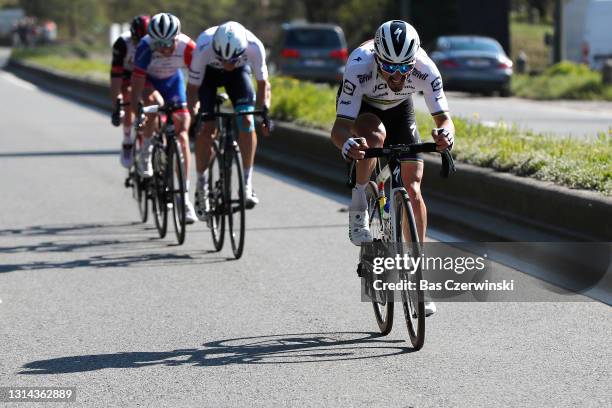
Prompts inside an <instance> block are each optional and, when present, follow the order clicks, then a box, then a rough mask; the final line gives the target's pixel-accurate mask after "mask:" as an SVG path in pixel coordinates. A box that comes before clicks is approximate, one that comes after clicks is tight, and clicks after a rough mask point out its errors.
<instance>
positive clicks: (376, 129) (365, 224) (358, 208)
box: [349, 112, 386, 245]
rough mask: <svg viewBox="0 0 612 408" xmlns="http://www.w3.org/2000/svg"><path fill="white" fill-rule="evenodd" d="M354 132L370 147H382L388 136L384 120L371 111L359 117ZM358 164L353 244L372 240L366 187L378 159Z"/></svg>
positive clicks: (352, 217) (351, 211) (351, 224)
mask: <svg viewBox="0 0 612 408" xmlns="http://www.w3.org/2000/svg"><path fill="white" fill-rule="evenodd" d="M353 133H354V134H355V135H356V136H357V137H362V138H365V139H366V142H367V144H368V146H369V147H382V146H383V144H384V141H385V136H386V135H385V127H384V125H383V124H382V121H381V120H380V119H379V118H378V116H376V115H374V114H373V113H369V112H366V113H362V114H361V115H359V116H358V117H357V119H356V120H355V123H354V124H353ZM356 166H357V167H356V184H355V188H353V191H352V192H351V194H352V197H351V205H350V207H349V238H350V240H351V242H352V243H353V244H355V245H361V244H362V243H364V242H371V241H372V233H371V232H370V227H369V219H368V211H367V210H368V202H367V198H366V187H367V185H368V182H369V180H370V177H371V174H372V171H373V170H374V167H375V166H376V159H366V160H359V161H357V164H356Z"/></svg>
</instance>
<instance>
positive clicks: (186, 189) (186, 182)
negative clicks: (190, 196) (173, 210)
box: [185, 179, 190, 194]
mask: <svg viewBox="0 0 612 408" xmlns="http://www.w3.org/2000/svg"><path fill="white" fill-rule="evenodd" d="M189 184H190V183H189V179H187V180H185V194H187V193H188V192H189Z"/></svg>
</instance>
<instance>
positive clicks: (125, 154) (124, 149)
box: [119, 143, 134, 169]
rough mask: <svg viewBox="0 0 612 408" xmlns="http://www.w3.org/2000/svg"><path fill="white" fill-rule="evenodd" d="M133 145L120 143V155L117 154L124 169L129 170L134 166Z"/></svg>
mask: <svg viewBox="0 0 612 408" xmlns="http://www.w3.org/2000/svg"><path fill="white" fill-rule="evenodd" d="M133 146H134V145H133V144H131V143H121V153H120V154H119V156H120V157H119V159H120V161H121V165H122V166H123V167H125V168H126V169H129V168H130V167H132V165H133V164H134V155H133V154H132V153H133V149H132V147H133Z"/></svg>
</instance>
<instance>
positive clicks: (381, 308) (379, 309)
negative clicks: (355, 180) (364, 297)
mask: <svg viewBox="0 0 612 408" xmlns="http://www.w3.org/2000/svg"><path fill="white" fill-rule="evenodd" d="M366 200H367V202H368V215H369V216H370V231H371V232H372V237H373V238H374V239H375V240H380V241H383V239H384V231H383V223H382V220H381V218H380V211H379V208H378V187H377V186H376V183H374V182H373V181H370V182H369V183H368V186H367V187H366ZM363 251H364V248H363V247H362V249H361V252H360V258H361V256H362V255H363ZM372 307H373V308H374V317H375V318H376V324H378V329H379V330H380V334H382V335H383V336H386V335H387V334H389V333H390V332H391V329H392V328H393V310H394V303H393V296H392V294H391V293H390V292H389V291H386V292H385V294H384V303H380V302H377V301H376V300H372Z"/></svg>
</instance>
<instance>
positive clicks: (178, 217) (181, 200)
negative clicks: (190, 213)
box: [168, 139, 186, 245]
mask: <svg viewBox="0 0 612 408" xmlns="http://www.w3.org/2000/svg"><path fill="white" fill-rule="evenodd" d="M169 150H170V153H169V155H170V160H169V166H168V194H169V195H170V197H169V198H170V200H169V201H170V202H172V215H173V217H172V218H173V220H174V231H175V232H176V240H177V241H178V244H179V245H183V243H184V242H185V211H186V210H185V177H184V174H183V170H184V168H185V167H184V165H185V160H184V159H183V152H182V151H181V144H180V143H179V141H178V140H176V139H174V141H173V142H172V144H171V145H170V149H169Z"/></svg>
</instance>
